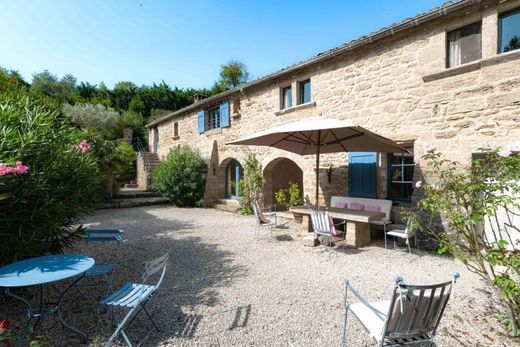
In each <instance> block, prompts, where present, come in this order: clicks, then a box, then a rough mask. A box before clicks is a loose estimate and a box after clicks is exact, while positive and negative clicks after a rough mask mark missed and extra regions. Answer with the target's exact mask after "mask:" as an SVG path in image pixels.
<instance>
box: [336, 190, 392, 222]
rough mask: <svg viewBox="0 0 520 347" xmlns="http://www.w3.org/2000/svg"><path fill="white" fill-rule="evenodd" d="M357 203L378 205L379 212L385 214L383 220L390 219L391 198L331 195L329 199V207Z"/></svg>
mask: <svg viewBox="0 0 520 347" xmlns="http://www.w3.org/2000/svg"><path fill="white" fill-rule="evenodd" d="M350 203H357V204H361V205H363V206H378V207H379V212H383V213H384V214H385V218H383V220H390V212H391V210H392V201H391V200H383V199H369V198H353V197H349V196H333V197H332V198H331V199H330V207H336V206H338V204H340V205H345V204H347V205H346V206H345V208H348V204H350Z"/></svg>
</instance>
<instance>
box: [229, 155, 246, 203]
mask: <svg viewBox="0 0 520 347" xmlns="http://www.w3.org/2000/svg"><path fill="white" fill-rule="evenodd" d="M225 177H226V183H225V194H226V195H225V196H226V199H236V198H237V197H238V196H239V195H240V191H239V183H240V180H241V179H242V178H243V177H244V170H243V169H242V165H240V163H239V162H238V160H236V159H231V160H230V161H229V163H228V164H227V166H226V172H225Z"/></svg>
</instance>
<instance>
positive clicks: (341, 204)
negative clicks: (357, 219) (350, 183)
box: [332, 201, 347, 208]
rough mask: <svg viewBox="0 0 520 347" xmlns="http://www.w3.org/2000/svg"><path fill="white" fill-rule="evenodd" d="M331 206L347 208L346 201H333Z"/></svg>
mask: <svg viewBox="0 0 520 347" xmlns="http://www.w3.org/2000/svg"><path fill="white" fill-rule="evenodd" d="M332 207H334V208H347V203H346V202H340V201H335V202H334V204H332Z"/></svg>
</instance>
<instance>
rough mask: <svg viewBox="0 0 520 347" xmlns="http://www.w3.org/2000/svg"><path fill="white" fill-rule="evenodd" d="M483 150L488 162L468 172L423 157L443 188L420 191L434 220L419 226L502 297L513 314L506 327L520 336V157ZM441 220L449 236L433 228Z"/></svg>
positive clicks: (453, 164) (478, 163)
mask: <svg viewBox="0 0 520 347" xmlns="http://www.w3.org/2000/svg"><path fill="white" fill-rule="evenodd" d="M483 150H484V151H486V152H487V154H486V155H485V156H484V158H483V159H477V160H474V161H473V163H472V165H471V167H468V168H465V169H461V168H460V166H459V165H458V163H456V162H452V161H448V160H445V159H442V158H441V155H440V154H439V153H429V154H427V155H425V156H424V158H425V159H426V160H427V161H428V162H429V165H430V167H431V168H433V171H434V173H435V176H436V177H437V178H438V182H436V183H435V184H433V185H432V184H422V185H421V184H418V185H417V187H418V189H417V193H418V194H420V195H421V196H423V198H422V199H421V200H420V201H419V203H418V207H419V211H423V212H427V213H428V214H430V216H431V217H432V219H430V220H428V219H426V220H424V218H423V219H422V220H420V222H419V225H420V227H421V228H422V230H423V231H426V232H427V233H428V234H429V235H432V236H434V237H435V238H436V239H437V240H438V242H439V243H440V248H439V250H440V252H443V253H448V254H452V255H453V256H454V257H456V258H458V259H460V260H461V261H462V262H463V263H464V264H465V265H466V267H467V268H468V269H469V270H471V271H472V272H474V273H476V274H478V275H479V276H480V277H481V278H483V279H484V280H485V281H486V282H487V283H488V284H489V285H490V286H491V287H493V288H494V289H495V291H497V293H498V294H499V295H500V297H501V298H502V300H503V302H504V303H505V305H506V306H507V307H508V309H509V314H508V316H509V318H508V322H507V324H508V326H509V328H510V330H511V331H512V333H513V335H517V336H519V335H520V331H518V327H519V324H520V238H518V239H517V237H515V238H513V235H514V234H515V233H516V234H517V235H518V233H520V226H518V225H515V224H514V222H511V221H512V220H513V217H514V215H515V214H516V216H518V212H515V209H516V211H518V210H520V156H518V155H510V154H511V153H510V152H508V151H501V152H498V151H497V150H493V149H489V148H487V149H483ZM414 194H415V193H414ZM499 214H500V218H499ZM438 217H441V218H442V219H443V220H444V221H445V222H446V224H447V226H448V227H449V230H448V232H446V233H439V231H438V228H437V227H436V226H435V225H434V223H433V220H434V219H435V218H438ZM483 226H484V228H483Z"/></svg>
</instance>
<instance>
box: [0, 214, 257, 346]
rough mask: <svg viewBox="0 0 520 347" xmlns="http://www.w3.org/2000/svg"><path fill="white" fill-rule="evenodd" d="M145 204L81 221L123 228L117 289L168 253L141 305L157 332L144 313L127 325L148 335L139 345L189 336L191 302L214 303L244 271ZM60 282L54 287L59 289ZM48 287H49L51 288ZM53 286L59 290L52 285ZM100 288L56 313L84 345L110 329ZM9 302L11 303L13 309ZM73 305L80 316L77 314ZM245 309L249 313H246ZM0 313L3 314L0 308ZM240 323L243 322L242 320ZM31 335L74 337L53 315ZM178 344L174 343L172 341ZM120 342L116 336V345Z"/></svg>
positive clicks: (93, 251)
mask: <svg viewBox="0 0 520 347" xmlns="http://www.w3.org/2000/svg"><path fill="white" fill-rule="evenodd" d="M155 210H156V208H155V209H154V210H151V211H150V212H149V208H132V209H124V210H123V209H121V210H104V211H102V212H98V213H96V214H95V215H93V216H90V217H89V218H87V220H86V221H85V223H86V224H87V223H88V224H87V225H88V226H89V227H91V228H121V229H125V230H126V232H127V233H126V235H125V237H126V242H125V243H124V244H123V247H122V249H121V254H120V256H119V261H118V265H117V268H116V272H115V276H114V280H113V284H114V288H119V287H120V286H121V285H122V284H124V283H126V282H133V283H140V281H141V275H142V273H143V270H144V269H143V262H144V261H146V260H149V259H153V258H155V257H157V256H160V255H161V254H163V253H164V252H165V251H166V250H169V251H170V262H169V265H168V267H167V270H166V275H165V277H164V280H163V283H162V284H161V287H160V288H159V289H158V290H157V292H156V293H155V294H154V296H153V298H152V299H151V300H150V302H149V303H148V304H147V308H148V310H149V311H150V313H151V314H152V316H153V318H154V320H155V321H156V323H157V325H158V326H159V329H160V332H156V331H155V330H153V329H152V330H150V331H148V328H149V324H148V320H147V319H146V316H145V315H139V316H137V318H136V319H135V321H134V322H133V323H132V325H131V326H130V327H129V328H128V330H127V334H128V335H129V337H130V339H131V340H132V341H133V342H135V343H139V341H140V340H141V339H142V338H143V336H145V335H147V334H148V333H149V332H150V333H151V334H150V336H149V338H147V339H146V341H145V342H144V343H143V345H145V346H155V345H158V344H160V343H161V342H165V341H168V343H173V344H174V345H175V340H176V339H188V340H189V339H191V338H193V337H194V336H195V335H196V333H197V328H198V327H199V324H200V323H201V321H202V319H203V318H204V317H202V316H201V315H197V314H193V313H191V311H192V309H193V307H195V306H197V305H207V306H215V305H218V304H219V294H218V288H220V287H226V286H229V285H230V284H231V283H232V282H233V281H234V280H235V279H236V278H239V277H241V276H244V275H246V269H245V268H244V267H242V266H237V265H235V264H234V257H235V255H234V253H232V252H229V251H225V250H222V249H220V248H219V246H218V245H215V244H211V243H208V242H205V241H204V240H203V239H202V238H200V237H197V236H194V234H193V230H194V228H195V227H196V226H195V225H194V224H193V223H191V222H189V221H186V220H181V219H177V214H179V215H181V214H182V210H172V214H171V215H167V217H157V216H155V215H154V214H155V212H156V211H155ZM107 252H111V250H109V249H108V248H107V247H105V246H104V245H103V244H99V245H98V244H91V245H89V246H88V247H86V245H85V244H83V243H82V242H79V243H78V244H76V245H75V247H73V248H71V249H68V250H67V253H82V254H88V255H90V256H92V257H94V258H95V259H96V258H98V259H102V258H103V255H104V254H106V253H107ZM65 285H67V283H66V281H63V282H59V283H58V284H57V285H56V287H59V288H60V289H61V288H64V286H65ZM52 287H54V286H49V288H48V289H49V291H54V290H53V289H54V288H52ZM58 290H59V289H58ZM96 292H99V293H103V296H104V292H106V283H103V282H100V284H99V286H96V287H95V288H93V291H92V292H91V293H89V294H90V295H85V296H86V297H82V296H81V295H80V294H79V293H78V291H76V290H71V291H70V292H69V293H68V294H67V298H66V302H65V304H64V305H63V307H62V313H63V315H64V319H65V321H66V322H68V323H70V324H72V325H74V326H76V327H78V328H79V329H81V330H83V331H85V332H87V333H88V335H89V344H92V343H93V341H94V340H96V341H100V342H101V343H104V342H105V341H106V340H107V339H108V337H109V336H110V335H111V334H112V333H113V331H114V330H115V326H114V324H113V323H112V321H111V319H110V316H109V315H108V314H106V312H104V311H105V310H103V308H102V307H100V305H99V304H98V303H99V295H96V294H97V293H96ZM6 301H8V304H7V305H5V306H8V307H10V308H12V310H11V309H9V315H7V314H6V315H4V314H2V315H1V316H2V317H3V316H6V317H7V316H9V317H8V318H9V319H12V320H13V321H16V322H18V321H22V322H23V321H24V318H25V317H24V316H23V314H24V311H23V309H22V307H18V305H16V303H14V302H11V301H10V300H6ZM13 306H14V307H13ZM78 306H79V307H80V308H81V310H80V311H81V314H78ZM244 312H245V311H244ZM247 312H249V311H247ZM0 313H7V312H4V310H3V308H1V309H0ZM243 322H247V319H246V320H245V321H243ZM244 324H245V323H244ZM36 330H37V331H36V332H35V333H36V334H39V333H41V332H44V333H45V334H46V335H47V336H48V338H47V341H48V343H49V345H51V346H73V345H77V344H79V343H80V340H79V339H78V338H77V337H76V336H74V335H71V336H69V334H68V333H65V334H64V331H63V330H62V329H61V328H60V327H58V326H57V324H56V322H55V319H52V318H50V319H49V318H46V319H43V320H42V322H41V323H40V325H39V327H38V329H36ZM177 343H179V342H177ZM119 344H121V345H124V342H123V341H122V340H121V338H119V339H118V343H117V344H116V345H119Z"/></svg>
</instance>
